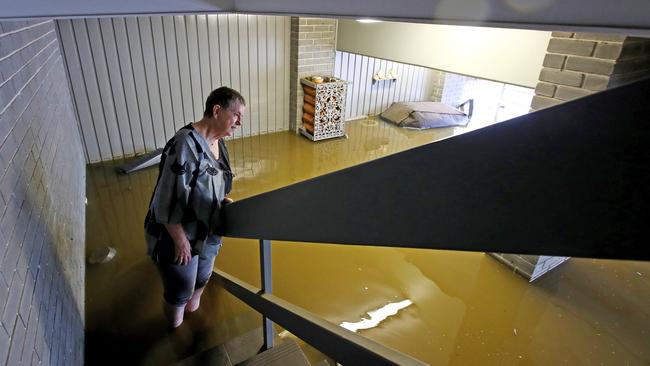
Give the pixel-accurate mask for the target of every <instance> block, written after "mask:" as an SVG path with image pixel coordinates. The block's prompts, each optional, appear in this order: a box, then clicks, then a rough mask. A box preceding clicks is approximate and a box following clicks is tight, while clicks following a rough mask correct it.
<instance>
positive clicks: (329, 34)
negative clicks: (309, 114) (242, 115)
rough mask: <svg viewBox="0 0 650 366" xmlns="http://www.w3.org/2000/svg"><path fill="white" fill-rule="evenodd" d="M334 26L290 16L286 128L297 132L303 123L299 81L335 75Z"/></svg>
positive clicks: (301, 95) (321, 20)
mask: <svg viewBox="0 0 650 366" xmlns="http://www.w3.org/2000/svg"><path fill="white" fill-rule="evenodd" d="M336 25H337V22H336V20H334V19H323V18H303V17H291V65H290V74H289V75H290V76H289V84H290V85H291V90H290V92H289V100H290V101H291V106H290V107H289V119H290V127H289V129H290V130H292V131H296V132H297V131H298V126H300V125H301V124H302V123H301V119H302V104H303V101H302V99H303V91H302V86H301V85H300V78H303V77H305V76H311V75H323V76H332V75H334V62H335V57H336Z"/></svg>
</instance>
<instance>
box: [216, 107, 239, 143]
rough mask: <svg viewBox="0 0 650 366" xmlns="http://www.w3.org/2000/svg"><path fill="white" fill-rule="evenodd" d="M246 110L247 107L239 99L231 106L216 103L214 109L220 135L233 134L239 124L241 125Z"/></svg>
mask: <svg viewBox="0 0 650 366" xmlns="http://www.w3.org/2000/svg"><path fill="white" fill-rule="evenodd" d="M245 110H246V107H245V106H244V105H242V104H241V103H240V102H238V101H235V102H233V103H232V104H231V105H230V107H229V108H222V107H221V106H220V105H215V106H214V110H213V111H214V118H215V120H216V126H217V130H218V132H219V135H220V136H230V135H232V134H233V132H234V131H235V129H236V128H237V126H240V125H241V120H242V118H243V117H244V111H245Z"/></svg>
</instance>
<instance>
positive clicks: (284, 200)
mask: <svg viewBox="0 0 650 366" xmlns="http://www.w3.org/2000/svg"><path fill="white" fill-rule="evenodd" d="M648 96H650V79H645V80H642V81H639V82H635V83H633V84H629V85H625V86H622V87H619V88H615V89H610V90H606V91H603V92H600V93H598V94H594V95H591V96H588V97H585V98H581V99H578V100H574V101H571V102H567V103H564V104H561V105H558V106H555V107H552V108H548V109H544V110H541V111H537V112H534V113H530V114H528V115H524V116H521V117H518V118H514V119H512V120H509V121H506V122H502V123H499V124H497V125H493V126H490V127H488V128H484V129H480V130H476V131H472V132H469V133H466V134H463V135H459V136H455V137H452V138H448V139H446V140H442V141H438V142H436V143H432V144H428V145H424V146H420V147H417V148H414V149H411V150H408V151H404V152H401V153H398V154H395V155H391V156H388V157H384V158H381V159H378V160H374V161H371V162H368V163H365V164H361V165H358V166H354V167H351V168H348V169H344V170H341V171H337V172H334V173H331V174H327V175H324V176H321V177H317V178H313V179H311V180H308V181H304V182H301V183H297V184H294V185H291V186H288V187H284V188H282V189H278V190H275V191H272V192H267V193H264V194H260V195H258V196H254V197H251V198H247V199H245V200H241V201H239V202H235V203H233V204H232V205H229V206H227V207H226V208H225V209H224V228H225V232H224V235H225V236H232V237H245V238H265V239H270V240H286V241H305V242H315V243H340V244H360V245H375V246H404V247H412V248H429V249H451V250H467V251H480V252H501V253H521V254H534V255H557V256H574V257H591V258H612V259H637V260H650V246H648V245H647V243H646V239H647V238H648V237H650V235H649V234H650V225H648V222H650V214H649V213H650V210H649V209H648V205H649V204H650V102H648V98H649V97H648Z"/></svg>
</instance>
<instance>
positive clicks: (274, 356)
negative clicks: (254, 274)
mask: <svg viewBox="0 0 650 366" xmlns="http://www.w3.org/2000/svg"><path fill="white" fill-rule="evenodd" d="M274 341H275V343H276V346H275V347H273V348H271V349H269V350H266V351H264V352H260V351H261V350H262V347H263V343H264V340H263V337H262V328H257V329H254V330H251V331H249V332H247V333H244V334H242V335H240V336H238V337H235V338H233V339H231V340H229V341H227V342H226V343H224V344H221V345H218V346H216V347H213V348H210V349H208V350H206V351H203V352H201V353H197V354H195V355H192V356H190V357H188V358H186V359H184V360H181V361H179V362H177V363H174V364H172V365H171V366H203V365H210V366H233V365H239V366H260V365H276V366H311V364H310V363H309V361H308V360H307V357H306V356H305V354H304V353H303V352H302V350H301V349H300V346H298V343H296V341H294V340H293V339H281V338H279V337H275V340H274ZM319 365H320V364H319Z"/></svg>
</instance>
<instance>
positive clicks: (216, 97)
mask: <svg viewBox="0 0 650 366" xmlns="http://www.w3.org/2000/svg"><path fill="white" fill-rule="evenodd" d="M235 101H238V102H239V103H241V104H242V105H246V101H245V100H244V97H242V95H241V94H239V92H238V91H237V90H235V89H231V88H228V87H226V86H222V87H221V88H217V89H215V90H213V91H212V93H210V95H208V99H206V100H205V111H203V117H211V116H212V109H213V108H214V106H215V105H220V106H221V108H230V106H231V105H232V103H233V102H235Z"/></svg>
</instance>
